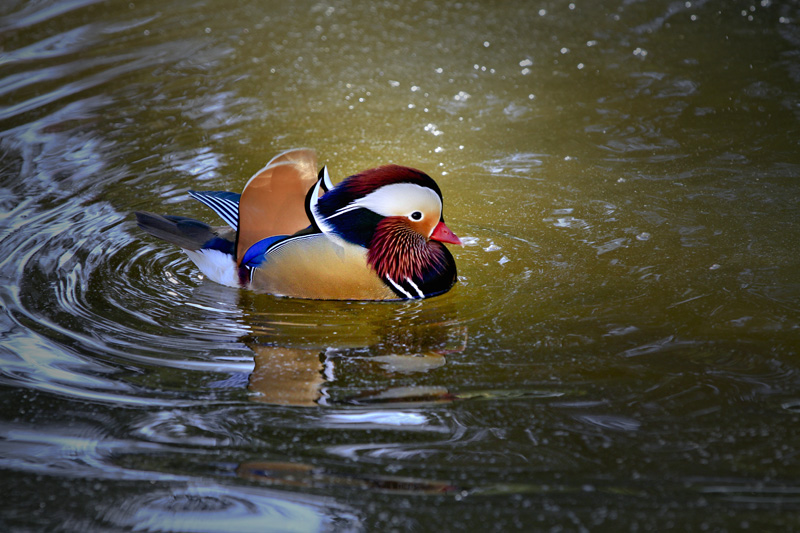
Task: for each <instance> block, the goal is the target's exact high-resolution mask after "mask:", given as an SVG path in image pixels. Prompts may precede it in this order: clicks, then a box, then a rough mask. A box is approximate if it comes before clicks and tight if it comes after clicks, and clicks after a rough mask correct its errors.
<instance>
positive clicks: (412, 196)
mask: <svg viewBox="0 0 800 533" xmlns="http://www.w3.org/2000/svg"><path fill="white" fill-rule="evenodd" d="M354 204H355V205H357V206H358V207H365V208H367V209H369V210H370V211H374V212H375V213H378V214H379V215H381V216H384V217H410V216H411V215H412V213H415V212H417V211H418V212H420V213H422V215H423V216H424V217H434V218H435V219H436V220H437V221H438V220H439V217H440V216H441V214H442V200H441V199H440V198H439V195H438V194H436V193H435V192H434V191H433V189H430V188H428V187H422V186H420V185H416V184H414V183H393V184H391V185H385V186H383V187H381V188H380V189H377V190H376V191H373V192H371V193H370V194H368V195H366V196H365V197H363V198H359V199H358V200H355V201H354V202H353V203H352V204H350V205H354ZM348 207H350V206H348ZM345 209H347V208H345ZM414 220H420V219H419V218H416V217H415V218H414Z"/></svg>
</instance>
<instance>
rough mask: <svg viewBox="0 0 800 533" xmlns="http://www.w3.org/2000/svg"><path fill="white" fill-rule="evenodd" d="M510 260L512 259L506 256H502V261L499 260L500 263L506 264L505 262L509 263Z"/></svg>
mask: <svg viewBox="0 0 800 533" xmlns="http://www.w3.org/2000/svg"><path fill="white" fill-rule="evenodd" d="M509 261H511V259H509V258H508V257H506V256H503V257H501V258H500V261H498V263H500V264H501V265H505V264H506V263H508V262H509Z"/></svg>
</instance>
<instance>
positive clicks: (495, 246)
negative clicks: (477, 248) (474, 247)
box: [483, 243, 500, 252]
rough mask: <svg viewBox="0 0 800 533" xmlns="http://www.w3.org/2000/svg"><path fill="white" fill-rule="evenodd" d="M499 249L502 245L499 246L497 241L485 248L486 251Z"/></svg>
mask: <svg viewBox="0 0 800 533" xmlns="http://www.w3.org/2000/svg"><path fill="white" fill-rule="evenodd" d="M497 250H500V247H499V246H497V245H496V244H495V243H492V244H490V245H489V246H487V247H486V248H484V249H483V251H484V252H496V251H497Z"/></svg>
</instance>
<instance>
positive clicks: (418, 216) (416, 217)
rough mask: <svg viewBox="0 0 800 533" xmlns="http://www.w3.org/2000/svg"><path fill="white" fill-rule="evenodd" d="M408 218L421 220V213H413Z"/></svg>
mask: <svg viewBox="0 0 800 533" xmlns="http://www.w3.org/2000/svg"><path fill="white" fill-rule="evenodd" d="M410 217H411V220H422V213H420V212H419V211H414V212H413V213H411V215H410Z"/></svg>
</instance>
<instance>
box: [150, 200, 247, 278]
mask: <svg viewBox="0 0 800 533" xmlns="http://www.w3.org/2000/svg"><path fill="white" fill-rule="evenodd" d="M135 215H136V223H137V224H138V225H139V227H140V228H142V229H143V230H144V231H146V232H147V233H149V234H150V235H152V236H153V237H157V238H159V239H162V240H164V241H167V242H169V243H171V244H174V245H176V246H179V247H180V248H183V251H184V252H186V255H188V256H189V258H190V259H191V260H192V262H194V264H196V265H197V267H198V268H199V269H200V270H201V271H202V272H203V274H205V275H206V276H208V277H209V278H210V279H211V280H213V281H216V282H217V283H221V284H223V285H229V286H232V287H237V286H239V284H240V280H239V273H238V270H239V269H238V268H237V267H236V260H235V258H234V253H235V248H236V246H235V242H234V241H235V237H236V233H235V232H234V231H232V230H230V229H228V228H222V229H219V228H212V227H211V226H209V225H208V224H206V223H205V222H200V221H199V220H195V219H193V218H187V217H177V216H171V215H156V214H155V213H147V212H136V213H135Z"/></svg>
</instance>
